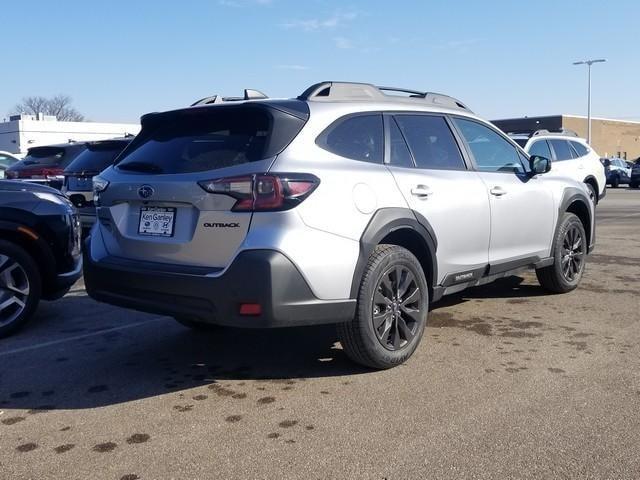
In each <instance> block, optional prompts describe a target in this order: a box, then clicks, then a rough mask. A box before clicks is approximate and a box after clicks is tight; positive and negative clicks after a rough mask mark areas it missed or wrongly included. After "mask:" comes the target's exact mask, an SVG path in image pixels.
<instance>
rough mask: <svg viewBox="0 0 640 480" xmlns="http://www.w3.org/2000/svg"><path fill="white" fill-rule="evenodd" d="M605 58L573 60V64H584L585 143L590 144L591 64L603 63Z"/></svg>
mask: <svg viewBox="0 0 640 480" xmlns="http://www.w3.org/2000/svg"><path fill="white" fill-rule="evenodd" d="M606 61H607V60H606V59H605V58H598V59H595V60H581V61H579V62H573V64H574V65H586V66H587V72H588V73H587V75H588V84H587V143H588V144H589V145H591V65H593V64H594V63H604V62H606Z"/></svg>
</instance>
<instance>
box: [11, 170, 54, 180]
mask: <svg viewBox="0 0 640 480" xmlns="http://www.w3.org/2000/svg"><path fill="white" fill-rule="evenodd" d="M63 172H64V169H62V168H57V167H53V168H52V167H48V168H47V167H35V168H28V169H24V170H8V171H7V178H26V179H29V178H34V177H40V178H45V179H47V180H59V179H60V177H62V175H63Z"/></svg>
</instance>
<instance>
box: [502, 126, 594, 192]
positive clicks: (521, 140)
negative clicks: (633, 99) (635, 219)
mask: <svg viewBox="0 0 640 480" xmlns="http://www.w3.org/2000/svg"><path fill="white" fill-rule="evenodd" d="M509 136H510V137H511V139H512V140H513V141H515V142H516V143H517V144H518V145H520V146H521V147H522V148H523V149H524V150H525V152H527V153H528V154H529V155H539V156H541V157H546V158H549V159H551V160H552V161H553V167H552V169H551V171H550V172H549V174H548V175H549V176H556V177H569V178H571V179H573V180H576V181H578V182H584V183H586V184H587V186H588V187H589V190H590V191H591V196H592V200H594V202H595V203H598V201H599V200H600V199H601V198H603V197H604V196H605V191H606V190H605V189H606V184H607V178H606V175H605V171H604V167H603V165H602V163H601V162H600V155H598V154H597V153H596V151H595V150H594V149H593V148H591V146H589V144H588V143H587V141H586V140H585V139H583V138H580V137H578V136H577V135H576V134H575V133H573V132H570V131H568V130H564V131H562V132H549V131H548V130H538V131H536V132H534V133H533V134H530V135H529V134H521V133H518V134H516V133H509Z"/></svg>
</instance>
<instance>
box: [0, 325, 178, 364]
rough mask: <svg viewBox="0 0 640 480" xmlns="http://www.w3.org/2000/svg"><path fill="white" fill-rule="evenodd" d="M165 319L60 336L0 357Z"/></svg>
mask: <svg viewBox="0 0 640 480" xmlns="http://www.w3.org/2000/svg"><path fill="white" fill-rule="evenodd" d="M166 319H167V317H156V318H152V319H150V320H145V321H143V322H137V323H131V324H129V325H122V326H120V327H113V328H107V329H105V330H100V331H99V332H91V333H85V334H82V335H75V336H73V337H67V338H61V339H60V340H51V341H50V342H44V343H39V344H37V345H29V346H28V347H20V348H14V349H13V350H7V351H6V352H0V357H4V356H7V355H13V354H14V353H22V352H28V351H31V350H38V349H40V348H46V347H51V346H52V345H59V344H61V343H67V342H73V341H75V340H80V339H83V338H89V337H96V336H98V335H104V334H105V333H109V332H117V331H118V330H126V329H128V328H135V327H140V326H142V325H146V324H149V323H153V322H159V321H160V320H166Z"/></svg>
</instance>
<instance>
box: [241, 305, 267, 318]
mask: <svg viewBox="0 0 640 480" xmlns="http://www.w3.org/2000/svg"><path fill="white" fill-rule="evenodd" d="M261 314H262V306H261V305H260V304H259V303H241V304H240V315H247V316H256V315H261Z"/></svg>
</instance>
